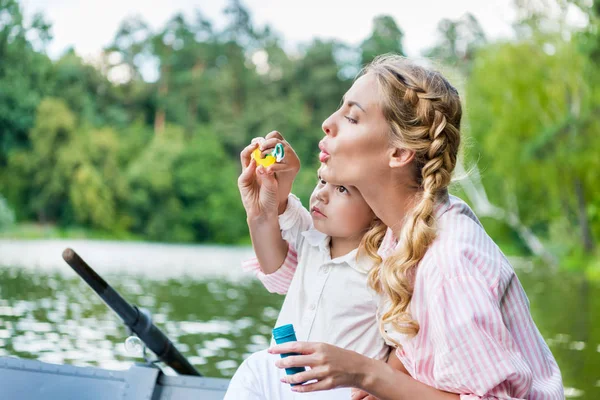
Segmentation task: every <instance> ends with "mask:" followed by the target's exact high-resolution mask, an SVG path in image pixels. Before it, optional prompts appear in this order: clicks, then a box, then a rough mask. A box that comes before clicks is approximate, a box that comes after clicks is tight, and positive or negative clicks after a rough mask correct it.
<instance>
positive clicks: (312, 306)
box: [308, 304, 317, 310]
mask: <svg viewBox="0 0 600 400" xmlns="http://www.w3.org/2000/svg"><path fill="white" fill-rule="evenodd" d="M308 308H310V309H311V310H314V309H315V308H317V306H315V305H314V304H311V305H310V306H308Z"/></svg>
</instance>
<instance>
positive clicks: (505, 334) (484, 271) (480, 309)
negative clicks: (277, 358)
mask: <svg viewBox="0 0 600 400" xmlns="http://www.w3.org/2000/svg"><path fill="white" fill-rule="evenodd" d="M435 214H436V219H437V229H438V235H437V238H436V240H435V241H434V242H433V243H432V244H431V246H430V248H429V249H428V250H427V252H426V254H425V256H424V258H423V260H421V262H420V263H419V266H418V269H417V274H416V277H415V283H414V291H413V297H412V300H411V303H410V312H411V315H412V317H413V318H414V319H415V320H416V321H417V322H418V323H419V327H420V329H419V332H418V333H417V335H416V336H414V337H408V336H405V335H402V334H399V333H398V332H393V330H392V329H391V327H387V331H388V334H390V335H392V337H393V338H394V339H395V340H396V341H398V342H399V343H400V344H401V346H400V347H399V348H398V349H397V350H396V354H397V356H398V358H399V359H400V360H401V361H402V363H403V364H404V366H405V367H406V369H407V370H408V372H409V373H410V375H411V376H412V377H413V378H415V379H417V380H419V381H420V382H423V383H425V384H427V385H429V386H432V387H435V388H437V389H440V390H444V391H448V392H452V393H458V394H460V395H461V399H462V400H474V399H536V400H537V399H540V400H546V399H548V400H550V399H552V400H554V399H564V389H563V386H562V379H561V375H560V370H559V368H558V365H557V364H556V361H555V360H554V357H553V356H552V353H551V352H550V349H549V348H548V346H547V344H546V343H545V342H544V339H543V338H542V336H541V334H540V332H539V331H538V329H537V327H536V325H535V323H534V321H533V319H532V317H531V313H530V311H529V300H528V299H527V296H526V294H525V291H524V290H523V287H522V286H521V283H520V282H519V279H518V278H517V276H516V274H515V271H514V270H513V268H512V266H511V265H510V263H509V262H508V260H507V259H506V257H505V256H504V255H503V254H502V252H501V250H500V249H499V248H498V246H497V245H496V244H495V243H494V241H493V240H492V239H491V238H490V237H489V236H488V235H487V234H486V232H485V230H484V229H483V227H482V225H481V223H480V222H479V220H478V219H477V217H476V216H475V215H474V213H473V212H472V211H471V209H470V208H469V206H468V205H467V204H466V203H464V202H463V201H462V200H460V199H458V198H457V197H454V196H448V197H447V198H446V199H445V201H444V202H443V203H441V204H439V205H438V207H437V208H436V212H435ZM395 246H396V241H395V240H394V238H393V235H392V232H391V230H389V229H388V232H387V234H386V236H385V238H384V241H383V243H382V244H381V247H380V249H379V253H380V255H381V256H382V257H384V258H385V257H387V256H389V255H390V254H391V253H392V252H393V250H394V248H395ZM285 265H286V266H287V267H288V268H293V267H292V265H293V253H292V252H290V254H288V258H287V259H286V261H285ZM286 282H287V281H286V280H284V279H281V280H280V281H278V282H277V284H278V285H279V286H280V287H282V286H285V285H286V284H289V282H288V283H286ZM265 284H266V283H265ZM384 309H385V308H384Z"/></svg>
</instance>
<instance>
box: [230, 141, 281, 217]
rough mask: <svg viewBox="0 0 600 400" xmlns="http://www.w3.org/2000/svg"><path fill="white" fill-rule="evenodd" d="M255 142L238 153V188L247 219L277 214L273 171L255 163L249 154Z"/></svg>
mask: <svg viewBox="0 0 600 400" xmlns="http://www.w3.org/2000/svg"><path fill="white" fill-rule="evenodd" d="M256 146H257V143H256V142H253V143H251V144H250V145H248V146H246V148H245V149H244V150H242V152H241V154H240V159H241V162H242V173H241V174H240V176H239V177H238V189H239V190H240V195H241V196H242V204H243V205H244V208H245V209H246V215H247V216H248V219H249V220H253V219H257V218H265V219H268V218H269V217H275V218H277V215H278V212H277V210H278V198H277V190H278V183H277V180H276V179H275V175H274V173H273V172H269V171H267V170H266V169H265V168H264V167H262V166H258V167H257V165H256V161H255V160H253V159H251V158H250V154H251V153H252V151H253V150H254V149H256Z"/></svg>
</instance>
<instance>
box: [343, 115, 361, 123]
mask: <svg viewBox="0 0 600 400" xmlns="http://www.w3.org/2000/svg"><path fill="white" fill-rule="evenodd" d="M344 118H346V119H347V120H348V122H350V123H351V124H356V123H358V121H357V120H355V119H354V118H350V117H348V116H344Z"/></svg>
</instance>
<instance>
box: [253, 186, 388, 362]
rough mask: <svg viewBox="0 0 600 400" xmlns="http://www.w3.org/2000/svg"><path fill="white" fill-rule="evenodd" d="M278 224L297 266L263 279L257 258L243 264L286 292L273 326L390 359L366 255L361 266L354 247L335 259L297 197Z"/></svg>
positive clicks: (305, 338)
mask: <svg viewBox="0 0 600 400" xmlns="http://www.w3.org/2000/svg"><path fill="white" fill-rule="evenodd" d="M279 226H280V229H281V234H282V237H283V239H285V240H286V241H287V242H288V243H289V244H290V250H291V249H292V248H293V249H295V250H296V251H297V257H298V264H297V267H295V266H290V265H288V264H284V265H282V267H281V268H279V269H278V270H277V271H276V272H274V273H272V274H269V275H265V274H263V273H261V272H260V270H258V271H257V269H256V265H257V264H258V263H256V261H255V260H249V261H247V262H246V263H244V265H245V267H246V268H251V269H253V270H254V272H255V273H256V274H257V276H258V278H259V279H260V280H261V281H262V282H263V284H264V285H265V286H266V287H267V289H269V290H270V291H272V292H278V293H285V292H286V290H287V295H286V298H285V300H284V302H283V306H282V308H281V311H280V313H279V317H278V319H277V323H276V325H275V326H281V325H285V324H293V325H294V329H295V331H296V338H297V339H298V340H299V341H310V342H325V343H330V344H333V345H336V346H339V347H342V348H345V349H349V350H353V351H356V352H358V353H361V354H364V355H366V356H368V357H371V358H376V359H384V358H386V357H387V354H388V352H389V347H388V346H387V345H386V343H385V341H384V340H383V338H382V337H381V334H380V332H379V328H378V322H377V311H378V310H377V307H378V304H379V302H380V300H379V296H378V295H377V294H376V293H375V292H374V291H373V290H371V289H370V288H369V287H368V284H367V275H368V272H369V269H370V267H371V265H372V261H370V260H369V259H368V258H367V257H363V258H361V260H359V262H357V260H356V253H357V250H356V249H354V250H352V251H351V252H350V253H348V254H346V255H344V256H341V257H337V258H334V259H333V260H332V259H331V253H330V249H329V241H330V237H329V236H327V235H325V234H324V233H321V232H319V231H317V230H316V229H314V227H313V222H312V218H311V216H310V213H309V212H308V210H307V209H305V208H304V207H303V206H302V203H301V202H300V200H299V199H298V198H297V197H296V196H294V195H290V196H289V199H288V205H287V208H286V210H285V212H284V213H283V214H281V215H280V216H279ZM286 261H287V260H286ZM293 261H295V260H293ZM289 264H294V263H293V262H292V263H289ZM290 274H293V277H291V276H290ZM290 277H291V282H290V279H289V278H290Z"/></svg>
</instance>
